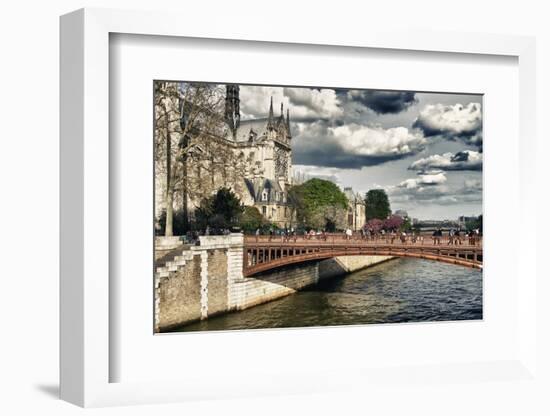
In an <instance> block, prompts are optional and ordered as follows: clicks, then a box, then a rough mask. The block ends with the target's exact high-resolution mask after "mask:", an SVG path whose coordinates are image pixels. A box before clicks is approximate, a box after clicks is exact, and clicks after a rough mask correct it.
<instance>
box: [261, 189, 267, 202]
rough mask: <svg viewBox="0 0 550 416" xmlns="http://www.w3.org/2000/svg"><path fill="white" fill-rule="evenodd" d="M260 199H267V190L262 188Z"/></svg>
mask: <svg viewBox="0 0 550 416" xmlns="http://www.w3.org/2000/svg"><path fill="white" fill-rule="evenodd" d="M262 201H267V191H266V190H264V191H263V192H262Z"/></svg>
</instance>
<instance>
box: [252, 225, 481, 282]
mask: <svg viewBox="0 0 550 416" xmlns="http://www.w3.org/2000/svg"><path fill="white" fill-rule="evenodd" d="M244 249H245V250H244V259H243V260H244V265H243V266H244V275H245V276H250V275H253V274H256V273H259V272H262V271H266V270H270V269H273V268H276V267H281V266H285V265H289V264H295V263H302V262H305V261H311V260H322V259H327V258H331V257H340V256H352V255H377V256H399V257H414V258H422V259H427V260H435V261H439V262H443V263H449V264H455V265H459V266H465V267H473V268H477V269H482V267H483V263H482V261H483V248H482V240H481V238H479V237H476V238H469V237H462V238H460V239H454V240H453V241H452V243H449V239H448V237H440V238H439V239H437V238H436V239H435V240H434V239H433V238H432V237H431V236H430V237H427V236H424V238H421V239H418V238H417V239H415V238H411V237H410V236H409V237H407V238H405V239H403V240H402V239H401V238H399V237H395V236H393V237H392V236H384V237H379V238H374V239H373V238H369V239H362V238H358V237H356V236H353V237H351V238H349V239H348V238H346V236H342V235H341V234H338V235H334V234H333V235H325V236H292V237H286V236H245V241H244Z"/></svg>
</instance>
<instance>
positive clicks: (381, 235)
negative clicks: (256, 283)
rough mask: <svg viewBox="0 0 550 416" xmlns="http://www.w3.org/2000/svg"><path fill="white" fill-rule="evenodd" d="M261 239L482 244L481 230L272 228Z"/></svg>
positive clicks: (259, 232) (257, 235)
mask: <svg viewBox="0 0 550 416" xmlns="http://www.w3.org/2000/svg"><path fill="white" fill-rule="evenodd" d="M261 235H267V236H268V237H269V240H272V239H274V238H276V239H278V238H280V239H282V241H296V240H297V239H298V238H300V239H305V240H321V241H327V240H329V239H330V240H332V241H334V240H335V239H340V240H342V239H343V240H364V241H372V242H374V241H378V242H383V243H386V244H395V243H397V242H400V243H402V244H411V243H412V244H425V242H426V243H429V242H431V243H432V244H434V245H441V244H442V243H443V244H444V243H446V244H447V245H462V244H468V245H477V244H479V242H480V240H481V235H480V232H479V230H477V229H476V230H471V231H463V230H460V229H450V230H448V231H446V232H445V236H446V237H447V238H446V239H445V236H444V233H443V231H442V230H441V229H437V230H435V231H433V233H431V235H430V233H421V232H420V231H409V232H407V231H404V230H402V231H399V230H395V229H394V230H384V229H382V230H379V231H374V230H370V229H368V228H362V229H360V230H358V231H352V230H351V229H350V228H346V229H345V230H343V231H340V232H333V233H329V232H327V231H326V230H324V229H318V230H315V229H310V230H300V231H297V230H295V229H294V228H283V229H274V228H271V229H269V230H268V231H267V232H262V231H261V230H260V229H257V230H256V232H255V236H256V240H258V239H259V237H260V236H261Z"/></svg>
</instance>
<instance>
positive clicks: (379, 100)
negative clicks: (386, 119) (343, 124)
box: [346, 90, 417, 114]
mask: <svg viewBox="0 0 550 416" xmlns="http://www.w3.org/2000/svg"><path fill="white" fill-rule="evenodd" d="M346 98H347V99H348V100H350V101H354V102H359V103H361V104H363V105H364V106H365V107H368V108H370V109H371V110H372V111H374V112H375V113H378V114H395V113H400V112H401V111H404V110H406V109H408V108H409V107H410V106H411V105H413V104H415V103H417V99H416V96H415V93H414V92H406V91H403V92H399V91H371V90H348V91H347V93H346Z"/></svg>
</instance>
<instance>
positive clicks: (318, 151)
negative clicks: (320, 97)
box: [293, 121, 427, 169]
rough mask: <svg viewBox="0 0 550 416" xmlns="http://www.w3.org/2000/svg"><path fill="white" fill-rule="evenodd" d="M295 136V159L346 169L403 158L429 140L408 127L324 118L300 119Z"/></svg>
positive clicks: (422, 147)
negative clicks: (336, 123)
mask: <svg viewBox="0 0 550 416" xmlns="http://www.w3.org/2000/svg"><path fill="white" fill-rule="evenodd" d="M293 140H294V146H293V156H294V158H295V163H298V164H302V165H317V166H328V167H338V168H344V169H360V168H362V167H364V166H373V165H378V164H381V163H384V162H387V161H390V160H396V159H400V158H403V157H406V156H409V155H412V154H415V153H418V152H419V151H421V150H423V149H424V146H425V145H426V143H427V140H426V139H425V138H424V136H422V134H421V133H420V132H418V131H413V130H409V129H407V128H405V127H393V128H389V129H384V128H382V127H379V126H372V125H362V124H357V123H349V124H345V125H342V126H337V127H335V126H331V125H330V124H329V123H328V122H323V121H318V122H314V123H297V128H296V131H295V133H294V139H293Z"/></svg>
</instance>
